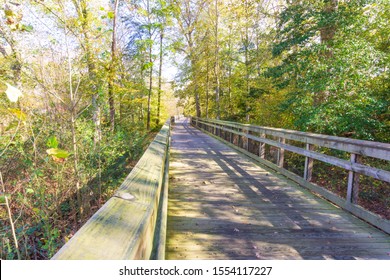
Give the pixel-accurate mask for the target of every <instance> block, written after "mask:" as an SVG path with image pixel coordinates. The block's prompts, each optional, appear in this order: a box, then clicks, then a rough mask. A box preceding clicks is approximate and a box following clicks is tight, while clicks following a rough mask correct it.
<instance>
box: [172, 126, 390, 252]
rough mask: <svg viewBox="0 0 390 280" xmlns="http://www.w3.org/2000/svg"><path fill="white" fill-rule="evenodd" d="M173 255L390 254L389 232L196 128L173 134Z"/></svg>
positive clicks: (177, 128) (183, 128) (179, 128)
mask: <svg viewBox="0 0 390 280" xmlns="http://www.w3.org/2000/svg"><path fill="white" fill-rule="evenodd" d="M169 172H170V187H169V188H170V189H169V202H168V225H167V228H168V229H167V231H168V232H167V248H166V258H167V259H390V236H389V235H388V234H386V233H384V232H382V231H380V230H378V229H376V228H374V227H372V226H370V225H368V224H366V223H365V222H363V221H361V220H359V219H358V218H356V217H354V216H352V215H350V214H348V213H347V212H345V211H343V210H341V209H339V208H338V207H336V206H334V205H332V204H330V203H329V202H327V201H325V200H323V199H321V198H319V197H317V196H315V195H313V194H312V193H310V192H309V191H307V190H305V189H303V188H301V187H300V186H298V185H297V184H295V183H294V182H292V181H289V180H287V179H286V178H284V177H283V176H279V175H276V174H273V173H270V171H269V170H268V169H265V168H264V167H261V166H259V165H258V164H256V163H254V162H253V161H251V160H250V159H248V158H247V157H245V156H243V155H241V154H239V153H238V152H236V151H235V150H233V149H231V148H229V147H227V146H226V145H224V144H222V143H221V142H219V141H217V140H215V139H214V138H212V137H209V136H207V135H206V134H204V133H202V132H200V131H199V130H197V129H195V128H193V127H191V126H190V125H189V124H188V121H187V120H185V119H183V120H182V122H178V123H176V124H175V127H174V130H173V133H172V146H171V163H170V171H169Z"/></svg>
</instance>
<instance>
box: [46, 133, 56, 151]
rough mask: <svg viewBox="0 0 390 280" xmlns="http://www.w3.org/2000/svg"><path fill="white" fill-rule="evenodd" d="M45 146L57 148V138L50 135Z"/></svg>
mask: <svg viewBox="0 0 390 280" xmlns="http://www.w3.org/2000/svg"><path fill="white" fill-rule="evenodd" d="M46 146H47V147H48V148H58V141H57V138H56V137H55V136H54V135H52V136H50V137H49V139H47V142H46Z"/></svg>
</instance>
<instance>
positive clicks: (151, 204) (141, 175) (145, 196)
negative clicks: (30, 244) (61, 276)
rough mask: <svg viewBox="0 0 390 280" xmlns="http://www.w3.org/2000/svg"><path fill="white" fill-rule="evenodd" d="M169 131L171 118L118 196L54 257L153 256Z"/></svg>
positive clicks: (98, 212)
mask: <svg viewBox="0 0 390 280" xmlns="http://www.w3.org/2000/svg"><path fill="white" fill-rule="evenodd" d="M169 131H170V126H169V122H167V123H166V124H165V125H164V126H163V128H162V129H161V131H160V132H159V133H158V134H157V136H156V137H155V139H154V141H153V142H152V143H151V144H150V145H149V147H148V149H147V150H146V151H145V153H144V155H143V156H142V157H141V159H140V160H139V161H138V163H137V165H136V166H135V167H134V169H133V170H132V171H131V173H130V174H129V176H128V177H127V178H126V179H125V181H124V182H123V183H122V185H121V186H120V187H119V189H118V191H117V192H116V194H115V195H114V197H112V198H111V199H109V200H108V201H107V202H106V203H105V204H104V205H103V207H102V208H100V209H99V211H97V212H96V213H95V214H94V215H93V216H92V217H91V218H90V219H89V220H88V221H87V223H86V224H85V225H84V226H83V227H82V228H81V229H80V230H79V231H78V232H77V233H76V234H75V235H74V236H73V238H72V239H71V240H69V242H67V243H66V244H65V245H64V246H63V247H62V248H61V249H60V250H59V251H58V252H57V254H55V255H54V257H53V259H55V260H60V259H76V260H96V259H98V260H99V259H100V260H103V259H104V260H108V259H115V260H120V259H149V258H150V257H151V253H152V249H153V240H154V238H155V228H156V220H157V216H158V209H159V203H160V192H161V188H162V186H163V185H164V182H163V177H164V176H163V175H164V173H165V172H164V169H165V162H166V156H167V149H168V144H169ZM162 197H164V196H162ZM163 223H164V222H163ZM159 233H160V232H159ZM159 233H158V234H159Z"/></svg>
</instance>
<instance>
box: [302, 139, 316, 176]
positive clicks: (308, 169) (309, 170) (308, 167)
mask: <svg viewBox="0 0 390 280" xmlns="http://www.w3.org/2000/svg"><path fill="white" fill-rule="evenodd" d="M306 150H309V151H313V150H314V146H313V145H311V144H306ZM313 163H314V161H313V159H312V158H309V157H305V169H304V171H303V179H305V180H306V181H308V182H310V181H311V177H312V174H313Z"/></svg>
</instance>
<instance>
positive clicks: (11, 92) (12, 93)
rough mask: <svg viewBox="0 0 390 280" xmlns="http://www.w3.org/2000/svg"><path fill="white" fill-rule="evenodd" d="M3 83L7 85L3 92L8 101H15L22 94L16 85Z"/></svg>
mask: <svg viewBox="0 0 390 280" xmlns="http://www.w3.org/2000/svg"><path fill="white" fill-rule="evenodd" d="M5 84H6V85H7V90H6V91H5V93H6V94H7V97H8V99H9V101H11V102H17V101H18V99H19V97H20V96H22V92H21V91H20V90H19V89H17V88H16V87H14V86H11V85H10V84H9V83H5Z"/></svg>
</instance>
